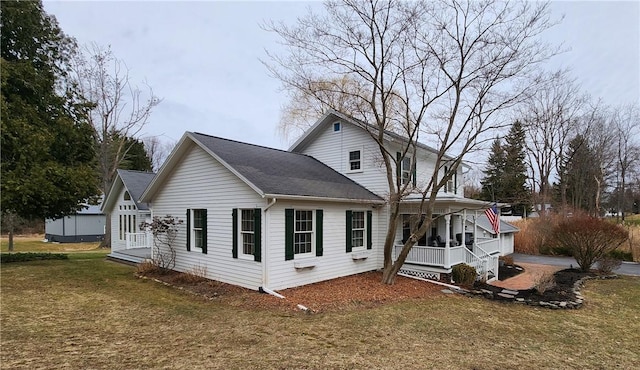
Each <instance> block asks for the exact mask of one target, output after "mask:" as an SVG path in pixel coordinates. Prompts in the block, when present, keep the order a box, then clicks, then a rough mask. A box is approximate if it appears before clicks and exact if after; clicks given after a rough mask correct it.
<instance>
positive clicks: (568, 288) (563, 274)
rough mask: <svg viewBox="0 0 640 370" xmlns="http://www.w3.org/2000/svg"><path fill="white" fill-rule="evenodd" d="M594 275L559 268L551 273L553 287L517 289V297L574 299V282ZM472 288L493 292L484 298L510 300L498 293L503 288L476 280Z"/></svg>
mask: <svg viewBox="0 0 640 370" xmlns="http://www.w3.org/2000/svg"><path fill="white" fill-rule="evenodd" d="M596 276H598V274H596V273H595V272H591V271H589V272H583V271H580V270H577V269H566V270H560V271H558V272H556V273H555V274H553V277H554V280H555V285H554V286H553V287H551V288H549V289H546V290H544V292H538V291H537V290H536V289H535V288H534V289H527V290H518V291H517V292H518V294H517V297H518V298H524V299H525V300H531V301H544V302H552V301H559V302H562V301H570V300H575V299H576V295H575V293H574V291H573V289H574V285H575V283H576V282H577V281H578V280H580V279H582V278H584V277H596ZM473 288H474V289H476V290H480V289H484V290H488V291H491V292H493V293H494V294H493V295H491V296H487V295H485V297H486V298H490V299H494V300H503V301H509V300H511V299H509V298H506V297H502V296H499V295H498V293H500V292H502V291H503V290H504V289H503V288H500V287H497V286H493V285H490V284H486V283H482V282H476V284H475V285H474V287H473Z"/></svg>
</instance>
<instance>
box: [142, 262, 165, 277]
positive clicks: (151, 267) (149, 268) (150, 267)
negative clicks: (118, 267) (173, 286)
mask: <svg viewBox="0 0 640 370" xmlns="http://www.w3.org/2000/svg"><path fill="white" fill-rule="evenodd" d="M136 271H137V273H138V274H140V275H148V274H154V273H158V272H161V269H160V268H159V267H158V266H157V265H156V264H154V263H153V262H152V261H149V260H145V261H144V262H142V263H139V264H138V265H137V266H136Z"/></svg>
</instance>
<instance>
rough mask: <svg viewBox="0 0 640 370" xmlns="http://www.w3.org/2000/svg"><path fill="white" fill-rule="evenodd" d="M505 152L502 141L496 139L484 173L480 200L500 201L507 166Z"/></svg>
mask: <svg viewBox="0 0 640 370" xmlns="http://www.w3.org/2000/svg"><path fill="white" fill-rule="evenodd" d="M505 159H506V158H505V151H504V148H503V147H502V143H501V142H500V139H499V138H497V137H496V139H495V140H494V141H493V144H492V145H491V155H490V156H489V159H488V160H487V169H486V170H485V171H484V178H483V179H482V181H481V182H480V183H481V184H482V190H481V191H480V199H482V200H489V201H494V202H495V201H498V200H500V197H501V196H502V194H503V191H504V184H503V174H504V166H505Z"/></svg>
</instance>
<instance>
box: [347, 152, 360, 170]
mask: <svg viewBox="0 0 640 370" xmlns="http://www.w3.org/2000/svg"><path fill="white" fill-rule="evenodd" d="M360 153H361V152H360V151H359V150H354V151H351V152H349V170H350V171H358V170H360V169H362V162H361V160H360Z"/></svg>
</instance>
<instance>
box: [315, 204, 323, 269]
mask: <svg viewBox="0 0 640 370" xmlns="http://www.w3.org/2000/svg"><path fill="white" fill-rule="evenodd" d="M322 214H323V212H322V210H321V209H317V210H316V256H318V257H319V256H322V252H323V250H322V223H323V221H322Z"/></svg>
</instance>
